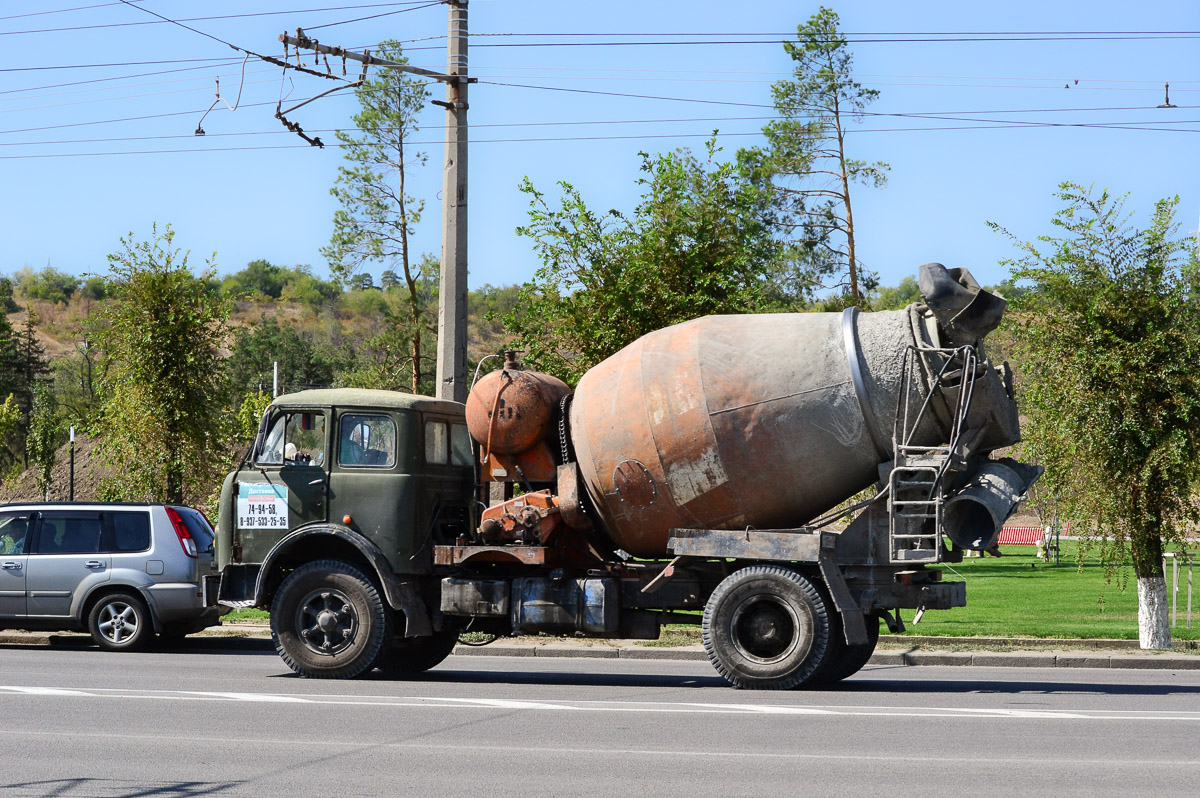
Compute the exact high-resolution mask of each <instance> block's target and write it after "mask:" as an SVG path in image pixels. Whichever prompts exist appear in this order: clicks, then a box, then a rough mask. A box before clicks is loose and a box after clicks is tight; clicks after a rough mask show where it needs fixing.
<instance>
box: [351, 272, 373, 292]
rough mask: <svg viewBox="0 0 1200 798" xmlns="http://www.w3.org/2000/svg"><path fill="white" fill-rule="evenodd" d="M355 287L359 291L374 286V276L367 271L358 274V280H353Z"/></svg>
mask: <svg viewBox="0 0 1200 798" xmlns="http://www.w3.org/2000/svg"><path fill="white" fill-rule="evenodd" d="M355 287H356V288H358V290H360V291H370V290H371V289H373V288H374V287H375V278H374V277H372V276H371V274H370V273H369V272H364V273H363V274H361V275H359V278H358V280H357V281H356V282H355Z"/></svg>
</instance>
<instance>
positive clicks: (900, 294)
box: [868, 275, 921, 310]
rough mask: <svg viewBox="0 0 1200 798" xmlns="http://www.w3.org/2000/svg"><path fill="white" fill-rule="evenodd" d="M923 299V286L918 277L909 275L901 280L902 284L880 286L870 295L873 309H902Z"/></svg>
mask: <svg viewBox="0 0 1200 798" xmlns="http://www.w3.org/2000/svg"><path fill="white" fill-rule="evenodd" d="M920 301H921V286H919V285H918V284H917V278H916V277H913V276H912V275H909V276H908V277H905V278H904V279H903V280H901V281H900V285H898V286H896V287H894V288H892V287H890V286H879V287H878V288H876V289H875V290H874V291H873V292H872V295H871V296H870V302H869V303H868V304H869V305H870V306H871V310H900V309H902V308H906V307H908V306H909V305H911V304H912V303H913V302H920Z"/></svg>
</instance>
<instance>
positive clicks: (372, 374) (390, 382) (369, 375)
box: [335, 255, 438, 396]
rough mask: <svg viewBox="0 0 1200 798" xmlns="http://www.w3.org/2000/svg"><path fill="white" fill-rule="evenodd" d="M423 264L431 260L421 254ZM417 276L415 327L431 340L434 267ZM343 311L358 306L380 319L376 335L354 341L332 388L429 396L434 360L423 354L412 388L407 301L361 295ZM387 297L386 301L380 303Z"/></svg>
mask: <svg viewBox="0 0 1200 798" xmlns="http://www.w3.org/2000/svg"><path fill="white" fill-rule="evenodd" d="M425 258H426V259H427V260H432V256H430V255H426V256H425ZM421 272H422V277H421V279H420V280H419V281H418V282H417V284H416V286H415V288H416V290H417V291H418V294H419V297H420V305H421V308H422V315H421V317H420V319H419V320H418V323H419V324H421V325H422V326H423V330H422V335H429V336H431V337H432V336H433V331H434V330H435V329H436V325H437V293H438V282H437V276H436V275H437V268H436V264H430V265H429V266H426V267H423V268H422V269H421ZM353 296H354V299H353V300H352V301H348V302H347V306H354V307H357V308H358V309H359V310H360V311H361V312H362V313H363V315H367V316H369V317H373V318H377V319H379V322H378V323H377V324H376V327H377V328H378V329H379V332H378V333H376V334H375V335H372V336H369V337H367V338H366V339H365V340H362V341H359V342H356V346H355V350H354V357H353V359H348V361H347V362H346V364H345V366H344V367H343V368H341V369H340V370H339V371H338V372H337V375H336V378H335V379H336V383H337V385H339V386H342V387H347V388H381V389H385V390H391V391H411V392H413V393H419V394H426V395H430V396H432V395H433V393H434V390H435V388H436V386H435V385H434V373H435V371H436V369H435V368H434V361H435V357H434V356H433V355H425V354H422V355H421V357H422V358H423V359H424V361H425V362H423V363H422V364H421V366H420V368H419V369H418V370H419V371H420V373H421V382H420V383H418V384H417V386H416V387H415V388H414V386H413V385H412V380H411V378H412V373H413V365H412V349H411V347H410V346H409V344H411V342H412V336H411V333H410V332H409V330H410V327H411V325H412V323H413V322H412V319H411V318H410V317H409V315H408V312H409V305H408V303H407V301H404V300H401V301H399V302H397V300H396V299H395V298H394V295H385V294H382V293H380V292H377V291H373V292H360V293H358V294H357V295H353ZM385 297H386V298H385Z"/></svg>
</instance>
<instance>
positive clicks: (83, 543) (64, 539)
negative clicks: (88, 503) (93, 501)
mask: <svg viewBox="0 0 1200 798" xmlns="http://www.w3.org/2000/svg"><path fill="white" fill-rule="evenodd" d="M40 515H41V524H39V526H38V536H37V553H38V554H98V553H99V552H100V534H101V532H102V531H103V526H102V525H101V523H100V513H93V512H81V511H47V512H43V513H41V514H40Z"/></svg>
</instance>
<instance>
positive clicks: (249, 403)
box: [233, 391, 271, 445]
mask: <svg viewBox="0 0 1200 798" xmlns="http://www.w3.org/2000/svg"><path fill="white" fill-rule="evenodd" d="M270 404H271V394H269V393H267V392H265V391H247V392H246V393H244V394H243V395H242V399H241V402H239V404H238V409H237V413H236V414H235V416H234V425H233V428H234V430H233V431H234V437H235V439H236V440H237V441H239V442H241V443H243V445H245V444H247V443H250V442H252V441H253V440H254V436H255V435H257V434H258V422H259V420H260V419H261V418H262V415H263V413H265V412H266V411H267V406H268V405H270Z"/></svg>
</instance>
